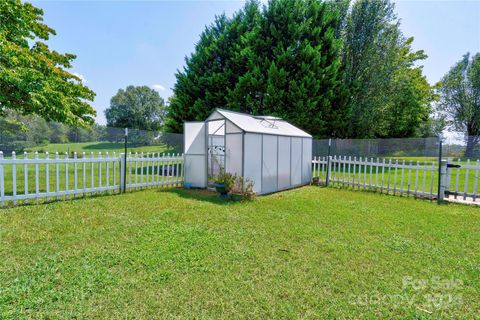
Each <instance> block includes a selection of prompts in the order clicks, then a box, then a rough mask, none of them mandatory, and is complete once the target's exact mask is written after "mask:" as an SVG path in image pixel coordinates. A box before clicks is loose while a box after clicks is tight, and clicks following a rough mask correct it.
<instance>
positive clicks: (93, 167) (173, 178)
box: [0, 151, 184, 206]
mask: <svg viewBox="0 0 480 320" xmlns="http://www.w3.org/2000/svg"><path fill="white" fill-rule="evenodd" d="M183 163H184V162H183V155H180V154H173V155H170V154H166V155H165V154H160V153H145V154H144V153H135V154H132V153H129V154H128V155H127V157H126V167H125V154H123V153H122V154H118V155H117V154H116V153H115V152H114V153H112V154H110V153H108V152H107V153H105V154H102V153H101V152H100V153H98V154H97V155H95V154H94V153H93V152H92V153H90V154H86V153H82V154H81V155H77V153H74V154H73V155H72V156H71V157H69V155H68V154H67V153H65V154H58V153H55V154H53V155H51V154H49V153H48V152H47V153H45V154H44V155H43V156H40V155H39V154H38V153H36V152H35V153H34V154H33V156H31V155H29V154H27V153H26V152H25V153H23V155H20V156H18V155H16V154H15V152H12V154H11V156H10V157H6V156H4V154H3V153H2V152H1V151H0V205H1V206H5V205H7V204H10V203H11V204H14V205H15V204H18V203H29V201H35V202H36V203H39V202H40V201H42V202H48V201H50V200H61V199H71V198H78V197H85V196H87V195H94V194H99V193H118V192H122V191H127V190H137V189H141V188H147V187H155V186H181V185H183ZM124 188H125V189H124Z"/></svg>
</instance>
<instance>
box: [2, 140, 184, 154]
mask: <svg viewBox="0 0 480 320" xmlns="http://www.w3.org/2000/svg"><path fill="white" fill-rule="evenodd" d="M124 150H125V149H124V144H123V143H121V142H120V143H116V142H81V143H50V144H48V145H45V146H38V147H33V148H28V149H26V150H25V151H27V152H29V153H31V152H35V151H38V152H40V153H45V152H49V153H51V154H53V153H55V152H58V153H63V154H65V152H67V153H69V154H70V153H72V152H77V153H78V154H79V155H80V154H81V153H82V152H85V153H86V154H87V156H90V153H91V152H93V153H94V154H95V156H97V155H98V153H99V152H102V153H103V154H105V152H110V154H111V153H113V152H116V153H117V154H118V153H122V152H124ZM128 152H132V153H135V152H150V153H152V152H155V153H157V152H160V153H163V152H164V153H174V152H175V153H177V152H181V150H174V149H173V148H171V147H168V146H166V145H164V144H156V145H148V146H133V145H128ZM9 155H10V154H7V155H6V156H9ZM30 156H31V155H30Z"/></svg>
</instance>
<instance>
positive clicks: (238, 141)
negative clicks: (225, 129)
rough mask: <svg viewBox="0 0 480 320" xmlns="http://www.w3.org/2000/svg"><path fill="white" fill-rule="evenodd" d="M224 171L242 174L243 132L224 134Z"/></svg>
mask: <svg viewBox="0 0 480 320" xmlns="http://www.w3.org/2000/svg"><path fill="white" fill-rule="evenodd" d="M225 137H226V141H227V145H226V171H227V172H230V173H231V174H237V175H239V176H241V175H242V174H243V172H242V171H243V168H242V167H243V162H242V160H243V157H242V139H243V134H241V133H231V134H227V135H226V136H225Z"/></svg>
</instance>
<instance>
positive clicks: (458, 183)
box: [445, 159, 480, 203]
mask: <svg viewBox="0 0 480 320" xmlns="http://www.w3.org/2000/svg"><path fill="white" fill-rule="evenodd" d="M479 171H480V160H477V161H470V159H468V160H466V161H464V162H462V160H461V159H458V160H457V161H454V160H452V159H448V160H447V174H446V175H447V178H446V187H445V196H446V198H445V199H446V200H455V201H456V200H460V201H463V202H473V203H475V202H477V203H478V201H477V200H478V197H479V196H480V195H479V192H478V179H479Z"/></svg>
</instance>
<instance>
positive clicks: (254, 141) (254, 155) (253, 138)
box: [243, 133, 262, 194]
mask: <svg viewBox="0 0 480 320" xmlns="http://www.w3.org/2000/svg"><path fill="white" fill-rule="evenodd" d="M244 159H245V164H244V170H245V171H244V174H243V176H244V177H245V179H250V180H252V181H253V182H254V185H253V191H255V192H256V193H258V194H261V193H262V135H260V134H253V133H246V134H245V157H244Z"/></svg>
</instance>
